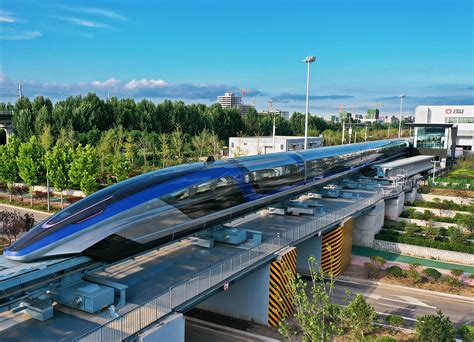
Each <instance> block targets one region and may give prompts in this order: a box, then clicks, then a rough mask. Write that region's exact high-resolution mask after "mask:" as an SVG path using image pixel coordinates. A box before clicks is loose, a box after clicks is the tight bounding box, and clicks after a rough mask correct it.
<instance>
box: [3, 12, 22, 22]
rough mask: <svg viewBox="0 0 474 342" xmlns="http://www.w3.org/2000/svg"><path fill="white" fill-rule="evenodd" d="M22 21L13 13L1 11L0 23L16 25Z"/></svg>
mask: <svg viewBox="0 0 474 342" xmlns="http://www.w3.org/2000/svg"><path fill="white" fill-rule="evenodd" d="M19 21H20V20H19V19H18V18H17V17H15V15H14V14H13V13H11V12H8V11H4V10H0V23H16V22H19Z"/></svg>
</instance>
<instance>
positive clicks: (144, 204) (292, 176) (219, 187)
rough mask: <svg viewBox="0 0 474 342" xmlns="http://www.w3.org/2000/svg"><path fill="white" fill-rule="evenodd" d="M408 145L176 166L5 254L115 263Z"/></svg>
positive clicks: (43, 226) (88, 201)
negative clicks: (75, 257)
mask: <svg viewBox="0 0 474 342" xmlns="http://www.w3.org/2000/svg"><path fill="white" fill-rule="evenodd" d="M408 147H409V144H408V143H407V142H406V141H404V140H383V141H375V142H367V143H361V144H352V145H343V146H335V147H322V148H317V149H309V150H304V151H294V152H281V153H274V154H267V155H258V156H250V157H241V158H234V159H228V160H225V161H221V160H219V161H212V162H206V163H192V164H185V165H180V166H174V167H170V168H166V169H162V170H158V171H153V172H149V173H146V174H143V175H141V176H137V177H134V178H130V179H128V180H125V181H123V182H120V183H118V184H115V185H113V186H110V187H108V188H106V189H103V190H100V191H98V192H96V193H94V194H92V195H91V196H88V197H86V198H84V199H82V200H80V201H78V202H76V203H74V204H73V205H71V206H69V207H67V208H65V209H64V210H61V211H60V212H58V213H57V214H55V215H54V216H52V217H50V218H48V219H47V220H45V221H43V222H41V223H40V224H38V225H37V226H36V227H34V228H33V229H32V230H31V231H29V232H28V233H26V234H25V235H24V236H22V237H21V238H20V239H18V240H17V241H16V242H15V243H13V244H12V245H11V246H10V247H8V248H7V249H6V250H5V251H4V255H5V257H7V258H8V259H12V260H18V261H34V260H38V259H41V258H47V257H57V256H64V255H73V254H84V255H88V256H91V257H93V258H98V259H103V260H109V261H110V260H117V259H119V258H121V257H124V256H127V255H132V254H134V253H137V252H139V251H142V250H144V249H145V248H149V247H150V246H152V245H153V246H157V245H161V244H166V243H169V242H171V241H173V240H175V239H178V238H181V237H184V236H187V235H190V234H192V233H194V232H196V231H198V230H201V229H203V228H205V227H206V226H208V225H209V224H211V223H216V222H219V221H223V220H229V219H230V218H232V217H236V216H238V215H241V214H243V213H245V212H248V211H250V210H255V209H257V208H259V207H263V206H265V205H268V204H269V203H271V202H275V201H277V200H278V199H281V198H283V197H284V196H288V195H291V194H294V193H297V192H301V191H303V190H305V189H307V188H309V187H311V186H314V185H315V184H318V183H322V182H324V181H326V180H328V179H331V178H332V177H335V176H338V175H341V174H344V173H345V172H351V171H353V170H355V169H360V168H362V167H365V166H367V165H369V164H372V163H374V162H376V161H377V162H378V161H381V160H387V159H392V158H395V157H397V156H400V155H404V154H407V153H408V151H409V148H408Z"/></svg>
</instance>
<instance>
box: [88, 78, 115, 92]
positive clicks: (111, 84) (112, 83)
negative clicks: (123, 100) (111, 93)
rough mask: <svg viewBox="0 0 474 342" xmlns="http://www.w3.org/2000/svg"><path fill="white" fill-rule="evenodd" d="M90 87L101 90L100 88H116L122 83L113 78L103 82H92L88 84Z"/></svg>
mask: <svg viewBox="0 0 474 342" xmlns="http://www.w3.org/2000/svg"><path fill="white" fill-rule="evenodd" d="M90 84H91V85H92V86H94V87H96V88H99V89H102V88H109V89H110V88H116V87H118V86H120V85H121V84H122V82H121V81H120V80H118V79H116V78H115V77H112V78H109V79H108V80H105V81H92V82H91V83H90Z"/></svg>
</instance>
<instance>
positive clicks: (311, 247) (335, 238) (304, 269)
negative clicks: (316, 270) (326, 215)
mask: <svg viewBox="0 0 474 342" xmlns="http://www.w3.org/2000/svg"><path fill="white" fill-rule="evenodd" d="M353 222H354V220H353V219H352V218H350V219H348V220H346V221H345V222H344V223H343V224H342V225H340V226H338V227H335V228H331V229H329V230H327V231H325V232H324V233H322V234H318V235H315V236H313V237H311V238H310V239H308V240H305V241H303V242H302V243H300V244H299V245H298V246H297V248H298V258H297V261H296V269H297V270H298V272H300V273H303V274H308V273H310V269H309V264H308V259H309V258H310V257H311V256H313V257H314V258H315V259H316V262H317V264H318V266H319V267H320V268H321V270H322V271H324V272H332V274H333V275H334V276H338V275H340V274H341V273H342V272H344V270H345V269H346V268H347V267H348V266H349V265H350V264H351V256H352V228H353Z"/></svg>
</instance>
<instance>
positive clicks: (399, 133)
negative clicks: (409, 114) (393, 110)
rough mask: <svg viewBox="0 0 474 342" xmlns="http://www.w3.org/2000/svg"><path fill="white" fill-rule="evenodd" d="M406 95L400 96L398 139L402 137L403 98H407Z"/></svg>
mask: <svg viewBox="0 0 474 342" xmlns="http://www.w3.org/2000/svg"><path fill="white" fill-rule="evenodd" d="M405 96H406V95H405V94H401V95H400V115H399V120H398V137H399V138H400V137H401V136H402V110H403V98H404V97H405Z"/></svg>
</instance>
